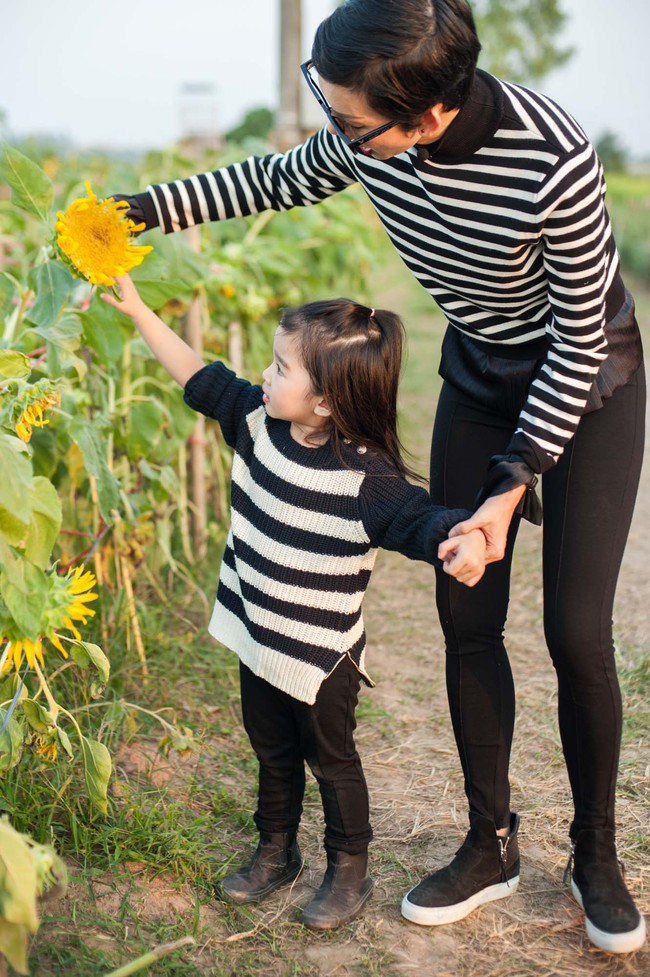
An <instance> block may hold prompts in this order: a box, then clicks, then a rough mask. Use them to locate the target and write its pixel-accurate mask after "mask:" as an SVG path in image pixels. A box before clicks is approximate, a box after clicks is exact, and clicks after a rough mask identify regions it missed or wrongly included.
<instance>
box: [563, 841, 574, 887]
mask: <svg viewBox="0 0 650 977" xmlns="http://www.w3.org/2000/svg"><path fill="white" fill-rule="evenodd" d="M575 853H576V843H575V841H572V842H571V848H570V849H569V859H568V861H567V863H566V868H565V869H564V875H563V876H562V882H563V884H564V885H566V884H567V883H568V882H569V880H570V879H571V871H572V869H573V859H574V857H575Z"/></svg>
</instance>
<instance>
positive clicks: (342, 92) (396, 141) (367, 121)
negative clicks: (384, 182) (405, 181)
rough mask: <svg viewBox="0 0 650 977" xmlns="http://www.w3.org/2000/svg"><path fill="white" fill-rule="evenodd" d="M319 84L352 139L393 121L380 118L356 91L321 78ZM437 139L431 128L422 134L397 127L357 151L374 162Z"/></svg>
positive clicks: (418, 130) (330, 127) (418, 131)
mask: <svg viewBox="0 0 650 977" xmlns="http://www.w3.org/2000/svg"><path fill="white" fill-rule="evenodd" d="M318 84H319V86H320V88H321V90H322V92H323V95H324V96H325V98H326V99H327V101H328V103H329V105H330V110H331V113H332V115H333V116H335V118H336V119H337V120H338V122H339V124H340V125H341V128H342V129H343V131H344V132H345V134H346V136H349V137H350V139H356V138H357V136H362V135H363V134H364V133H366V132H370V130H371V129H376V128H377V127H378V126H382V125H384V124H385V123H386V122H390V119H386V118H383V117H382V116H379V115H377V113H376V112H375V111H374V110H373V109H371V108H370V106H369V105H368V103H367V102H366V100H365V98H364V97H363V96H362V95H359V94H358V93H357V92H355V91H354V90H353V89H351V88H343V87H342V86H341V85H333V84H332V83H331V82H329V81H325V79H324V78H319V79H318ZM328 128H329V131H330V132H335V129H333V128H332V126H331V125H330V126H328ZM435 138H436V134H435V133H433V134H432V133H431V131H430V126H426V132H423V131H422V130H421V129H420V128H417V129H408V130H404V129H402V128H401V127H400V126H399V125H395V126H393V128H392V129H388V130H387V131H386V132H382V133H381V134H380V135H378V136H375V138H374V139H371V140H370V142H367V143H364V144H363V145H362V146H359V147H358V149H357V152H358V153H359V154H360V155H362V156H370V157H371V158H373V159H390V158H391V157H392V156H398V155H399V154H400V153H405V152H406V150H407V149H411V147H412V146H417V145H418V144H419V143H425V142H431V141H432V140H433V139H435Z"/></svg>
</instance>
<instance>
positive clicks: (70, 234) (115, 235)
mask: <svg viewBox="0 0 650 977" xmlns="http://www.w3.org/2000/svg"><path fill="white" fill-rule="evenodd" d="M86 192H87V194H88V196H87V197H80V198H79V199H77V200H73V202H72V203H71V204H70V206H69V207H68V209H67V210H66V211H65V212H62V211H58V212H57V217H58V218H59V219H58V220H57V222H56V224H55V225H54V226H55V228H56V239H57V244H58V246H59V248H60V249H61V251H62V253H63V254H64V255H65V257H66V258H67V259H68V260H69V261H70V262H71V264H72V265H73V266H74V267H75V268H76V270H77V271H78V272H79V273H80V274H81V275H83V277H84V278H86V279H87V280H88V281H89V282H90V283H91V284H92V285H114V284H115V276H116V275H125V274H126V273H127V271H130V270H131V268H135V267H136V265H139V264H140V262H141V261H142V260H143V258H144V256H145V255H146V254H149V252H150V251H153V248H151V247H149V246H148V245H136V244H132V243H131V240H132V236H133V234H134V232H135V231H141V230H142V229H143V228H144V224H135V223H134V222H133V221H132V220H131V218H130V217H127V216H126V211H127V210H128V209H129V205H128V203H127V201H125V200H122V201H115V200H113V198H112V197H108V198H107V199H106V200H101V201H100V200H98V199H97V197H96V195H95V194H94V193H93V192H92V190H91V189H90V184H89V183H86Z"/></svg>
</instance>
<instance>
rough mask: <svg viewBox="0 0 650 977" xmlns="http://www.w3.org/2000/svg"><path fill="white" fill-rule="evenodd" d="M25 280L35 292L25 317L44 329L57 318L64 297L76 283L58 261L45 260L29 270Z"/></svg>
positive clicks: (64, 299) (64, 300)
mask: <svg viewBox="0 0 650 977" xmlns="http://www.w3.org/2000/svg"><path fill="white" fill-rule="evenodd" d="M27 280H28V283H29V286H30V288H32V289H33V290H34V292H35V293H36V301H35V302H34V304H33V306H32V307H31V309H30V310H29V311H28V312H27V314H26V316H25V318H26V319H28V320H29V321H30V322H33V323H34V325H35V326H40V328H41V329H46V328H47V327H48V326H51V325H52V324H53V323H54V322H56V320H57V319H58V318H59V316H60V315H61V310H62V308H63V306H64V304H65V302H66V299H67V298H68V296H69V295H70V293H71V292H72V290H73V289H74V288H76V284H77V283H76V282H75V280H74V278H73V277H72V275H71V274H70V272H69V271H68V269H67V268H66V267H65V265H62V264H61V262H60V261H46V262H45V263H44V264H42V265H39V266H38V268H34V269H33V270H32V271H31V272H30V274H29V276H28V279H27ZM79 331H80V330H79ZM79 331H78V333H77V335H78V334H79ZM44 335H46V334H44ZM46 338H47V335H46Z"/></svg>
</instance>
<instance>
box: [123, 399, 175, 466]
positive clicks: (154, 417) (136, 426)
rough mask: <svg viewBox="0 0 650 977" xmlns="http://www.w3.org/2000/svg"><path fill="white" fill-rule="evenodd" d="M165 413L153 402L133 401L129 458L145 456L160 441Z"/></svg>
mask: <svg viewBox="0 0 650 977" xmlns="http://www.w3.org/2000/svg"><path fill="white" fill-rule="evenodd" d="M166 417H167V412H166V411H165V410H164V409H163V407H162V406H161V405H160V404H159V403H158V402H157V401H155V400H141V401H135V402H134V403H133V404H132V406H131V417H130V426H129V434H128V438H127V447H128V452H129V457H130V458H133V459H135V458H140V456H141V455H144V454H147V452H149V451H151V449H152V448H153V447H155V445H156V444H157V443H158V441H159V440H160V436H161V434H162V433H163V428H164V422H165V419H166Z"/></svg>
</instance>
